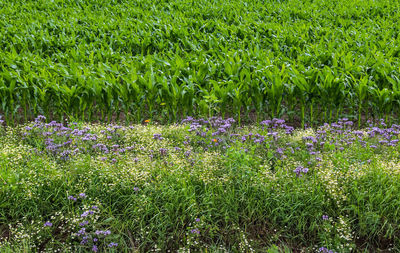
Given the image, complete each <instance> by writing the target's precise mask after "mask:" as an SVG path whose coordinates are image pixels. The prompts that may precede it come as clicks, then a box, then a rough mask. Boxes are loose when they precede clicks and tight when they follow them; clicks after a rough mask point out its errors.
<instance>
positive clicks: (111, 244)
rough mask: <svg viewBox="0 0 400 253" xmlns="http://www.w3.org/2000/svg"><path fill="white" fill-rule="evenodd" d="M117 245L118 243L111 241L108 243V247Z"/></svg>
mask: <svg viewBox="0 0 400 253" xmlns="http://www.w3.org/2000/svg"><path fill="white" fill-rule="evenodd" d="M117 246H118V243H115V242H112V243H110V244H108V247H109V248H112V247H117Z"/></svg>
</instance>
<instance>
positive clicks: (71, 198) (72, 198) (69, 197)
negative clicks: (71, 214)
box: [68, 195, 76, 201]
mask: <svg viewBox="0 0 400 253" xmlns="http://www.w3.org/2000/svg"><path fill="white" fill-rule="evenodd" d="M68 199H69V200H72V201H76V198H75V197H74V196H72V195H71V196H68Z"/></svg>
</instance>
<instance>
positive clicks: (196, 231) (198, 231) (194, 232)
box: [190, 228, 200, 234]
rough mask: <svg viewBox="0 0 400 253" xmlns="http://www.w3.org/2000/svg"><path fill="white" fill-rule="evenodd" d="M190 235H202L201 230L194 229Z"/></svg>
mask: <svg viewBox="0 0 400 253" xmlns="http://www.w3.org/2000/svg"><path fill="white" fill-rule="evenodd" d="M190 233H192V234H200V230H199V229H198V228H194V229H192V230H190Z"/></svg>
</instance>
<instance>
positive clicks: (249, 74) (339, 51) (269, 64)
mask: <svg viewBox="0 0 400 253" xmlns="http://www.w3.org/2000/svg"><path fill="white" fill-rule="evenodd" d="M398 20H400V2H399V1H393V0H376V1H374V0H347V1H344V0H301V1H300V0H286V1H284V0H282V1H278V0H271V1H256V0H244V1H241V0H240V1H239V0H232V1H222V0H207V1H205V0H196V1H193V0H173V1H172V0H160V1H150V0H137V1H131V0H125V1H124V0H101V1H98V0H85V1H84V0H74V1H72V0H71V1H70V0H52V1H49V0H35V1H33V0H28V1H18V0H7V1H6V0H0V114H2V115H4V118H5V120H6V123H7V124H9V125H12V124H14V122H23V121H27V120H29V119H32V118H33V117H34V116H35V115H38V114H43V115H45V116H47V117H48V118H51V119H57V120H59V119H64V118H66V117H68V118H73V119H79V120H89V121H94V120H102V121H111V120H112V119H117V120H119V119H120V117H121V116H122V117H121V119H122V118H123V120H126V121H128V122H132V121H133V122H140V121H143V120H144V119H148V118H157V117H159V118H163V119H165V120H167V121H169V122H172V121H176V120H179V119H182V118H184V117H186V116H188V115H205V116H213V115H221V116H225V115H229V116H235V117H236V118H238V119H239V123H240V120H242V121H243V120H247V119H250V118H252V117H253V119H254V118H255V119H256V120H259V119H262V118H266V117H270V118H275V117H287V118H288V119H289V120H291V121H296V120H297V121H298V122H301V123H302V125H303V126H304V124H305V122H310V123H311V124H313V123H314V122H322V121H323V122H333V121H334V120H337V119H338V118H339V117H343V116H346V117H348V118H351V119H354V120H357V121H358V124H359V125H361V124H363V123H364V121H365V120H364V118H365V117H371V116H372V117H375V118H385V119H386V120H387V121H391V120H393V119H395V118H396V116H398V115H397V114H396V112H397V111H398V110H399V109H400V61H399V56H400V37H399V29H400V26H399V23H398Z"/></svg>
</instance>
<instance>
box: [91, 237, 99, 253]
mask: <svg viewBox="0 0 400 253" xmlns="http://www.w3.org/2000/svg"><path fill="white" fill-rule="evenodd" d="M93 241H94V240H93ZM92 251H93V252H97V251H98V249H97V246H96V245H93V247H92Z"/></svg>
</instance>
